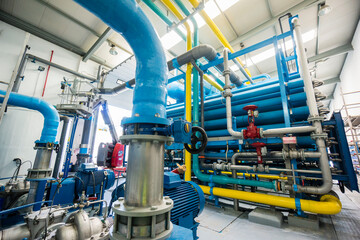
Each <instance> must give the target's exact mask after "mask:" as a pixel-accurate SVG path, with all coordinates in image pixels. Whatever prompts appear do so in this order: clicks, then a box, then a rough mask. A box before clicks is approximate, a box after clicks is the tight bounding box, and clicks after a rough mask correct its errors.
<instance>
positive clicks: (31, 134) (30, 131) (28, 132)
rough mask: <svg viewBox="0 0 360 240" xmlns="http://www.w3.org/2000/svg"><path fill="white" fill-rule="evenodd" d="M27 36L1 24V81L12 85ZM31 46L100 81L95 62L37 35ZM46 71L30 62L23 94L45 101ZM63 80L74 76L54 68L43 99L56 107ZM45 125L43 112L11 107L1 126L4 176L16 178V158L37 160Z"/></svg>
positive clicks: (37, 53) (0, 160)
mask: <svg viewBox="0 0 360 240" xmlns="http://www.w3.org/2000/svg"><path fill="white" fill-rule="evenodd" d="M25 34H26V33H25V32H24V31H22V30H20V29H17V28H15V27H12V26H10V25H8V24H6V23H4V22H1V21H0V72H1V74H0V81H4V82H9V80H10V78H11V74H12V71H13V70H14V67H15V64H16V62H17V59H18V58H19V56H20V55H21V54H20V52H22V51H23V49H22V45H23V42H24V38H25ZM28 45H29V46H30V47H31V49H30V50H29V53H31V54H33V55H35V56H38V57H41V58H44V59H48V60H49V59H50V55H51V51H52V50H53V51H54V54H53V59H52V61H53V62H55V63H57V64H59V65H62V66H65V67H67V68H70V69H72V70H74V71H78V72H81V73H83V74H86V75H89V76H92V77H95V78H96V75H97V69H98V64H96V63H94V62H92V61H88V62H87V63H84V62H82V61H81V57H80V56H78V55H76V54H74V53H72V52H70V51H67V50H65V49H63V48H60V47H58V46H56V45H54V44H52V43H49V42H47V41H45V40H43V39H40V38H38V37H36V36H30V39H29V42H28ZM39 66H43V67H45V71H42V72H40V71H38V68H39ZM46 71H47V66H46V65H44V64H41V63H38V62H36V63H33V62H30V61H29V62H28V63H27V65H26V70H25V73H24V75H25V78H24V79H23V81H22V83H21V87H20V89H19V93H21V94H25V95H28V96H34V97H39V98H41V95H42V91H43V86H44V81H45V77H46ZM63 77H66V78H68V79H71V80H73V79H74V76H72V75H71V74H68V73H65V72H63V71H60V70H58V69H55V68H50V71H49V76H48V82H47V85H46V91H45V95H44V97H43V98H42V99H43V100H45V101H48V102H49V103H51V104H54V105H55V104H58V103H60V101H61V98H60V97H59V96H58V95H59V94H60V93H61V89H60V82H61V81H62V80H63ZM6 87H7V86H6V85H2V84H0V89H1V90H6ZM42 124H43V117H42V115H41V114H40V113H38V112H35V111H31V110H27V109H21V108H14V107H9V109H8V112H7V113H6V114H5V116H4V118H3V121H2V123H1V124H0V166H1V167H0V177H9V176H12V174H13V172H14V170H15V168H16V166H15V163H14V162H13V161H12V160H13V159H14V158H21V159H22V160H23V161H25V160H30V161H33V160H34V157H35V153H36V152H35V150H34V149H33V147H34V141H35V140H37V139H39V137H40V134H41V129H42ZM79 128H81V126H79ZM60 129H61V125H60ZM74 147H77V145H76V144H75V145H74ZM54 156H55V154H54ZM27 168H29V165H24V166H23V168H22V170H21V172H20V174H25V173H26V170H27Z"/></svg>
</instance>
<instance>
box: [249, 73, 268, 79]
mask: <svg viewBox="0 0 360 240" xmlns="http://www.w3.org/2000/svg"><path fill="white" fill-rule="evenodd" d="M261 78H265V79H266V80H268V79H271V77H270V75H269V74H267V73H265V74H260V75H257V76H255V77H252V80H257V79H261Z"/></svg>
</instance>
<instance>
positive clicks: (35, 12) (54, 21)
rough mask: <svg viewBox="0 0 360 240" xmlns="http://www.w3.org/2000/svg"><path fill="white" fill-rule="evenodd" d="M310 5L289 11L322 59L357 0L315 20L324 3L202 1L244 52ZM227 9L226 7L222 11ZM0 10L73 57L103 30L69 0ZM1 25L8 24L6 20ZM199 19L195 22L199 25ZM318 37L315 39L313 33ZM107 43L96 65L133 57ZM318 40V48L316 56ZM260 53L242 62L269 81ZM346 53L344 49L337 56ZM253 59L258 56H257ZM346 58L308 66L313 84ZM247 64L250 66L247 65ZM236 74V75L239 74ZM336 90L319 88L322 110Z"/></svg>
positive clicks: (349, 29)
mask: <svg viewBox="0 0 360 240" xmlns="http://www.w3.org/2000/svg"><path fill="white" fill-rule="evenodd" d="M138 2H139V4H140V6H141V8H142V9H143V11H144V12H145V14H146V15H147V16H148V17H149V19H150V21H151V22H152V23H153V25H154V27H155V29H156V30H157V32H158V34H159V36H160V38H162V37H163V36H164V35H166V34H167V31H168V30H167V25H166V24H165V23H164V22H163V21H162V20H161V19H160V18H158V17H157V15H156V14H155V13H153V12H152V11H151V10H150V9H149V8H148V7H147V6H146V5H145V4H144V3H143V2H141V1H139V0H138ZM154 2H155V4H156V5H157V6H159V7H160V8H161V9H162V10H163V11H164V12H165V13H166V15H168V17H169V18H170V19H171V20H172V21H174V22H177V20H176V18H175V17H174V16H173V15H172V14H171V13H170V12H168V11H167V10H166V8H165V7H164V5H163V4H162V3H161V1H160V0H155V1H154ZM182 2H184V3H185V4H186V6H188V9H189V10H191V11H193V9H192V8H191V6H190V4H189V2H188V1H187V0H182ZM309 2H310V3H312V4H311V5H308V4H306V5H308V6H306V7H302V8H301V10H300V11H296V12H294V11H293V12H292V13H293V14H297V13H298V14H299V17H300V23H301V25H302V32H303V33H307V34H308V36H310V37H309V39H308V40H307V41H306V42H305V47H306V50H307V55H308V57H309V58H311V57H313V56H316V55H319V54H324V53H327V51H329V50H332V49H335V48H337V47H341V46H344V45H346V44H349V43H350V42H351V40H352V37H353V34H354V31H355V29H356V26H357V24H358V22H359V17H360V1H359V0H341V1H339V0H327V1H326V4H328V5H330V6H331V7H332V11H331V12H330V13H329V14H327V15H325V16H322V17H319V18H318V14H317V13H318V4H319V3H321V2H324V1H316V0H313V1H309V0H305V1H302V0H287V1H284V0H208V1H206V5H205V10H206V11H207V12H208V14H209V15H210V16H212V17H213V20H214V22H215V23H216V24H217V25H218V26H219V28H220V30H221V32H222V33H223V34H224V35H225V37H226V38H227V39H228V40H229V42H230V43H233V44H232V46H233V48H234V49H235V50H236V51H237V50H240V48H241V47H240V42H241V43H242V44H244V46H245V47H248V46H251V45H253V44H255V43H258V42H260V41H262V40H265V39H267V38H270V37H272V36H273V35H275V34H276V33H277V34H279V33H280V28H279V24H277V17H278V15H279V14H282V13H284V12H287V11H289V10H291V9H293V8H296V7H297V5H298V4H302V3H309ZM226 5H228V7H227V8H226ZM229 6H230V7H229ZM0 10H2V11H3V12H5V13H7V14H8V15H10V16H13V17H16V18H19V19H21V20H23V21H24V22H26V23H30V24H31V25H33V26H34V27H35V28H38V29H41V30H42V31H43V32H46V33H49V34H51V35H54V36H55V37H57V38H59V39H62V40H65V41H66V42H68V43H70V44H72V45H73V46H74V48H75V47H76V48H77V49H78V52H81V51H82V52H83V53H86V52H87V51H88V50H89V49H90V48H91V46H92V45H93V44H94V43H95V42H96V40H97V39H98V37H99V36H100V35H101V34H102V33H103V32H104V31H105V30H106V29H107V27H108V26H107V25H106V24H104V23H103V22H102V21H101V20H100V19H98V18H97V17H95V16H94V15H93V14H91V13H89V12H88V11H87V10H85V9H84V8H82V7H81V6H79V5H78V4H76V3H75V2H73V1H72V0H61V1H59V0H0ZM197 19H198V17H197ZM271 19H275V20H276V21H275V23H276V24H275V25H270V27H267V28H262V27H261V26H263V25H266V24H267V22H268V21H269V20H271ZM3 20H4V21H5V22H7V20H6V19H3ZM200 20H201V19H200ZM200 20H199V19H198V24H199V21H200ZM318 20H319V22H318ZM200 25H201V24H200ZM283 25H284V30H285V31H286V30H287V29H288V24H287V22H286V21H283ZM259 26H260V27H259ZM317 26H319V27H317ZM255 28H257V29H261V31H256V30H254V29H255ZM317 32H318V35H317V34H316V33H317ZM199 36H200V37H199V38H200V42H201V43H206V44H210V45H212V46H213V47H214V48H216V49H217V50H218V51H221V48H222V45H221V43H220V42H219V41H218V39H217V38H216V37H215V35H214V34H213V32H212V31H211V29H210V28H209V27H208V26H207V25H202V26H201V27H200V29H199ZM303 37H304V36H303ZM108 40H109V41H105V42H104V43H102V44H101V45H100V46H99V48H98V49H97V50H96V51H95V52H94V55H93V57H96V59H97V60H99V61H101V62H103V63H105V64H106V65H108V66H117V65H119V64H120V63H122V62H123V61H124V60H126V59H128V58H129V57H130V56H131V55H132V54H131V53H132V50H131V48H130V46H129V45H128V44H127V43H126V41H125V40H124V39H123V38H122V36H121V35H120V34H118V33H116V32H113V33H112V34H110V36H109V37H108ZM317 40H318V49H317V54H316V45H317V44H316V41H317ZM111 44H115V45H116V46H117V51H118V53H119V54H118V55H116V56H113V55H111V54H109V49H110V45H111ZM185 49H186V46H185V43H184V42H183V41H180V42H178V43H177V44H175V45H174V46H172V47H171V48H170V49H168V51H167V57H168V58H172V57H173V56H174V55H179V54H181V53H183V52H185ZM265 50H267V48H264V49H261V50H258V51H256V52H252V53H250V54H248V55H247V56H246V59H244V58H243V61H244V62H246V63H247V64H248V65H249V69H250V71H251V73H252V75H258V74H261V73H269V74H270V75H272V76H274V75H276V64H275V61H274V58H272V57H270V58H267V59H260V60H259V56H261V55H258V54H260V53H261V52H263V51H265ZM346 51H348V50H346ZM346 51H345V50H343V51H342V52H346ZM339 53H340V54H339ZM80 54H81V53H80ZM256 55H258V56H257V57H256ZM345 58H346V54H341V51H340V50H339V51H338V52H337V54H335V56H328V55H326V58H325V61H322V62H320V63H316V64H315V62H311V63H310V68H312V70H314V72H313V73H314V76H315V77H316V78H318V79H333V78H336V77H338V76H340V72H341V69H342V66H343V64H344V61H345ZM251 60H253V62H255V64H252V62H251ZM255 60H256V61H255ZM126 66H128V67H126ZM133 72H134V65H133V64H127V65H126V64H125V65H122V68H121V71H117V74H118V76H117V78H118V79H121V80H125V81H127V80H130V79H129V78H130V77H131V76H132V75H133ZM131 73H132V74H131ZM238 74H239V75H240V73H239V72H238ZM117 78H116V77H114V76H113V77H112V80H109V81H110V82H109V83H108V84H109V85H108V86H111V85H114V84H116V79H117ZM335 85H336V83H331V84H326V85H324V86H321V87H319V89H320V91H322V92H323V93H324V94H325V95H326V96H328V100H326V101H325V105H328V104H329V101H330V100H331V98H332V93H333V91H334V88H335ZM131 98H132V91H127V92H125V93H123V94H122V95H121V96H118V97H116V98H115V99H113V101H111V102H113V103H119V102H122V103H125V102H126V101H127V102H129V103H128V104H125V105H126V106H125V105H124V104H123V105H124V107H126V108H130V107H131V103H130V102H131ZM117 105H118V104H117Z"/></svg>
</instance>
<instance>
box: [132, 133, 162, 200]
mask: <svg viewBox="0 0 360 240" xmlns="http://www.w3.org/2000/svg"><path fill="white" fill-rule="evenodd" d="M153 137H154V139H155V138H156V136H153ZM164 144H165V143H164V142H163V141H154V140H153V139H136V140H130V143H129V155H128V158H129V162H128V165H127V169H126V188H125V204H126V205H127V206H133V207H151V206H156V205H160V204H161V203H162V200H163V184H164V151H165V149H164Z"/></svg>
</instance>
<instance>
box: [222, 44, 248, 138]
mask: <svg viewBox="0 0 360 240" xmlns="http://www.w3.org/2000/svg"><path fill="white" fill-rule="evenodd" d="M228 53H229V50H228V49H227V48H224V51H223V56H224V73H223V74H224V77H225V86H224V92H223V96H224V98H225V99H226V123H227V130H228V132H229V134H230V135H231V136H233V137H237V138H240V139H242V138H243V133H242V132H237V131H234V129H233V127H232V113H231V97H232V93H231V86H230V70H229V58H228Z"/></svg>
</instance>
